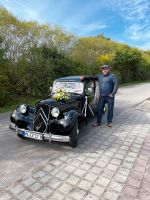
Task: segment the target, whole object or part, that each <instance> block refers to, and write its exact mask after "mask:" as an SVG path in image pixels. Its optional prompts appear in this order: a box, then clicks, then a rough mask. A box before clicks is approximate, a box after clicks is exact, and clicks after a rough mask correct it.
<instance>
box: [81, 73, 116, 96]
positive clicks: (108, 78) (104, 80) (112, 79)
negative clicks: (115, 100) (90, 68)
mask: <svg viewBox="0 0 150 200" xmlns="http://www.w3.org/2000/svg"><path fill="white" fill-rule="evenodd" d="M84 79H87V80H90V79H91V80H98V82H99V91H100V95H101V96H108V95H109V94H112V95H113V96H114V95H115V94H116V93H117V90H118V80H117V77H116V76H115V75H114V74H111V73H110V74H108V75H103V74H98V75H96V76H88V77H85V78H84Z"/></svg>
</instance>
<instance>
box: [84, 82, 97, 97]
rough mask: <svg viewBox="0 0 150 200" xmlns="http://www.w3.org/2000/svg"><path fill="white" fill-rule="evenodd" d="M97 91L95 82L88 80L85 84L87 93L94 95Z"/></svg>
mask: <svg viewBox="0 0 150 200" xmlns="http://www.w3.org/2000/svg"><path fill="white" fill-rule="evenodd" d="M94 93H95V82H94V81H88V82H87V83H86V85H85V94H86V95H88V96H91V95H94Z"/></svg>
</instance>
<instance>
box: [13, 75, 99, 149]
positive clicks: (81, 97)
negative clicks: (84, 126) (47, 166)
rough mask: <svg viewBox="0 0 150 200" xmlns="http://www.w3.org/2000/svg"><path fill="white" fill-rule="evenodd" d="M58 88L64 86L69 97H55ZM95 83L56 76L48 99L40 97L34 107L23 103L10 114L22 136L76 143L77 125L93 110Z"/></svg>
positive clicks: (76, 77)
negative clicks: (61, 98) (64, 98)
mask: <svg viewBox="0 0 150 200" xmlns="http://www.w3.org/2000/svg"><path fill="white" fill-rule="evenodd" d="M58 89H65V91H66V92H67V93H68V94H69V98H68V99H67V100H66V101H64V100H55V99H54V98H53V96H54V94H55V93H56V91H57V90H58ZM98 96H99V91H98V84H97V82H96V81H94V80H84V81H81V80H80V76H69V77H63V78H59V79H56V80H55V81H54V83H53V87H52V88H51V94H50V98H48V99H45V100H41V101H40V102H38V103H37V104H36V105H35V106H34V107H32V106H29V105H26V104H23V105H20V106H19V107H17V108H16V109H15V110H14V111H13V112H12V113H11V116H10V120H11V122H12V123H14V124H15V129H16V132H17V135H18V136H19V137H21V138H26V137H27V138H33V139H36V140H48V141H60V142H69V143H70V145H71V146H72V147H76V146H77V141H78V135H79V132H80V130H79V124H80V122H81V121H83V120H87V118H88V116H90V115H93V116H94V113H95V111H96V106H97V102H98Z"/></svg>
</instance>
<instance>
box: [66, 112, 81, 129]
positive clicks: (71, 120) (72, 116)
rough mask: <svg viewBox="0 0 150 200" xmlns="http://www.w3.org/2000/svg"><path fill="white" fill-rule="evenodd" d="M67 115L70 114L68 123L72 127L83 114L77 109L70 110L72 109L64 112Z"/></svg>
mask: <svg viewBox="0 0 150 200" xmlns="http://www.w3.org/2000/svg"><path fill="white" fill-rule="evenodd" d="M65 115H67V116H68V123H67V125H68V126H69V127H71V128H72V127H73V126H74V124H75V122H76V120H77V119H78V118H79V117H81V116H82V114H81V113H79V112H78V111H76V110H70V111H68V112H65V113H64V116H65Z"/></svg>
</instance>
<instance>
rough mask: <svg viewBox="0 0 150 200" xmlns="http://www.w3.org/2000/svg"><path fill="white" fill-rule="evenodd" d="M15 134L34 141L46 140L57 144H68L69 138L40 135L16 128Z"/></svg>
mask: <svg viewBox="0 0 150 200" xmlns="http://www.w3.org/2000/svg"><path fill="white" fill-rule="evenodd" d="M16 132H17V134H18V135H20V136H22V137H25V138H31V139H35V140H48V141H57V142H69V141H70V137H69V136H64V135H55V134H52V133H41V132H37V131H30V130H26V129H21V128H16Z"/></svg>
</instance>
